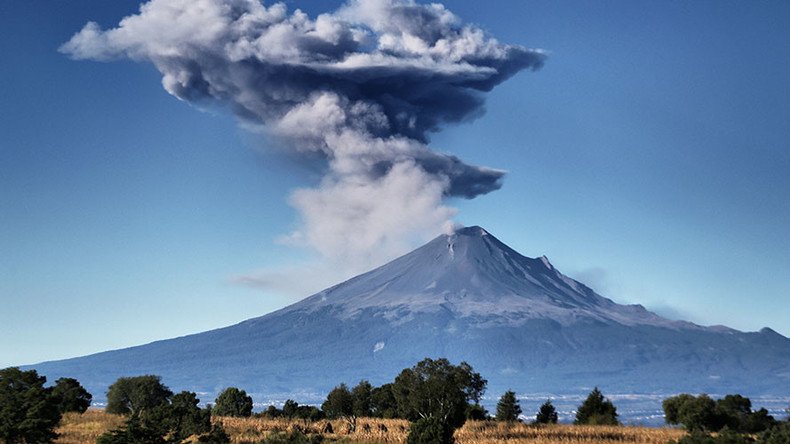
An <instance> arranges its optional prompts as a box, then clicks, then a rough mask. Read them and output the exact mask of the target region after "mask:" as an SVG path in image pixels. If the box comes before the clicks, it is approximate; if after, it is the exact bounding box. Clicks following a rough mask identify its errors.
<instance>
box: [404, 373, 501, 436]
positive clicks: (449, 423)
mask: <svg viewBox="0 0 790 444" xmlns="http://www.w3.org/2000/svg"><path fill="white" fill-rule="evenodd" d="M485 385H486V381H485V379H483V378H481V377H480V375H479V374H476V373H475V372H474V370H473V369H472V367H471V366H470V365H469V364H467V363H465V362H462V363H461V365H457V366H456V365H452V364H450V362H449V361H448V360H447V359H443V358H442V359H436V360H434V359H430V358H426V359H424V360H422V361H420V362H418V363H417V365H415V366H414V367H412V368H407V369H403V371H401V373H400V374H399V375H398V376H397V377H396V378H395V382H394V383H393V385H392V391H393V395H394V397H395V401H396V403H397V405H398V415H399V416H400V417H402V418H406V419H409V420H411V421H418V420H420V419H425V418H431V422H428V421H425V422H424V423H425V424H433V422H434V421H438V422H439V423H441V424H443V427H447V428H448V430H450V432H451V435H452V431H453V430H455V429H456V428H458V427H460V426H461V425H463V423H464V421H466V410H467V407H468V403H469V401H470V400H474V399H476V398H477V399H479V396H480V395H481V394H482V393H483V392H484V391H485Z"/></svg>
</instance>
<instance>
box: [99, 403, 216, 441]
mask: <svg viewBox="0 0 790 444" xmlns="http://www.w3.org/2000/svg"><path fill="white" fill-rule="evenodd" d="M199 403H200V400H199V399H198V398H197V395H196V394H195V393H193V392H186V391H184V392H181V393H178V394H176V395H174V396H172V398H171V400H170V401H165V402H164V403H161V404H158V405H156V406H153V407H148V408H145V409H142V410H136V413H133V414H132V415H130V416H129V418H128V419H127V420H126V421H125V423H124V425H123V426H122V427H120V428H117V429H115V430H111V431H109V432H107V433H105V434H103V435H101V436H100V437H99V438H98V439H97V440H96V442H97V444H170V443H182V442H184V441H185V440H186V439H187V438H190V437H192V436H197V437H198V442H202V443H213V444H222V443H228V442H230V439H229V438H228V436H227V434H226V433H225V432H224V430H222V427H221V425H216V426H212V424H211V409H210V408H206V409H201V408H200V407H198V404H199Z"/></svg>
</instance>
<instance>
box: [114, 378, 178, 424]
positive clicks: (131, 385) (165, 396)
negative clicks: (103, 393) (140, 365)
mask: <svg viewBox="0 0 790 444" xmlns="http://www.w3.org/2000/svg"><path fill="white" fill-rule="evenodd" d="M171 396H173V392H171V391H170V389H168V388H167V387H166V386H165V385H164V384H162V381H161V378H160V377H159V376H154V375H145V376H133V377H125V378H118V380H117V381H115V382H114V383H113V384H112V385H111V386H110V388H109V389H108V390H107V408H106V409H105V410H106V411H107V413H114V414H119V415H132V416H134V415H138V414H139V413H140V412H142V411H144V410H149V409H153V408H154V407H157V406H160V405H164V404H167V403H168V402H169V400H170V397H171Z"/></svg>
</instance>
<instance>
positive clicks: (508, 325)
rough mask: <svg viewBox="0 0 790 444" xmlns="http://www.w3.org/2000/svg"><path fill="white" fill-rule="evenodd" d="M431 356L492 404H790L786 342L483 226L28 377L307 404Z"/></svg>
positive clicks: (100, 389) (100, 388) (44, 366)
mask: <svg viewBox="0 0 790 444" xmlns="http://www.w3.org/2000/svg"><path fill="white" fill-rule="evenodd" d="M426 356H430V357H447V358H449V359H450V360H451V361H455V362H458V361H461V360H466V361H467V362H469V363H470V364H472V365H473V366H474V368H475V369H476V370H478V371H480V372H481V373H482V374H483V376H484V377H486V378H487V379H488V380H489V393H492V394H496V393H501V392H502V391H504V390H506V389H511V388H512V389H515V390H517V391H518V392H522V393H523V392H530V393H534V392H547V393H554V394H563V393H564V394H577V393H582V392H584V391H588V390H589V388H591V387H592V386H594V385H598V386H600V387H603V388H605V389H606V390H608V391H611V392H620V393H677V392H681V391H688V392H709V393H722V392H726V391H736V392H740V393H744V394H746V395H773V396H785V397H787V396H790V339H788V338H785V337H783V336H781V335H779V334H777V333H776V332H774V331H772V330H770V329H763V330H761V331H760V332H756V333H744V332H739V331H737V330H733V329H728V328H722V327H717V328H709V327H702V326H698V325H695V324H692V323H688V322H680V321H672V320H668V319H665V318H662V317H660V316H658V315H656V314H654V313H651V312H650V311H648V310H645V309H644V308H643V307H641V306H639V305H620V304H616V303H614V302H613V301H611V300H609V299H606V298H604V297H602V296H600V295H598V294H596V293H595V292H594V291H593V290H591V289H590V288H588V287H586V286H585V285H583V284H581V283H579V282H577V281H575V280H573V279H570V278H568V277H567V276H565V275H563V274H562V273H560V272H559V271H558V270H557V269H555V268H554V267H553V266H552V265H551V263H550V262H549V261H548V259H547V258H545V257H541V258H536V259H532V258H528V257H525V256H522V255H521V254H519V253H517V252H516V251H514V250H512V249H511V248H509V247H507V246H506V245H505V244H503V243H502V242H500V241H499V240H498V239H496V238H495V237H494V236H492V235H490V234H489V233H487V232H486V231H485V230H483V229H482V228H480V227H469V228H464V229H461V230H458V231H456V232H455V233H454V234H452V235H442V236H439V237H437V238H436V239H434V240H433V241H431V242H429V243H427V244H426V245H424V246H422V247H420V248H418V249H417V250H414V251H413V252H411V253H409V254H407V255H405V256H402V257H400V258H398V259H396V260H394V261H392V262H390V263H388V264H386V265H384V266H382V267H379V268H377V269H375V270H373V271H370V272H368V273H365V274H362V275H360V276H357V277H355V278H353V279H350V280H348V281H346V282H343V283H341V284H339V285H336V286H334V287H331V288H329V289H326V290H324V291H322V292H319V293H317V294H315V295H313V296H310V297H308V298H306V299H304V300H302V301H300V302H298V303H296V304H293V305H291V306H288V307H285V308H283V309H281V310H278V311H276V312H273V313H270V314H267V315H265V316H262V317H258V318H254V319H250V320H247V321H244V322H242V323H240V324H237V325H233V326H230V327H226V328H222V329H218V330H213V331H209V332H205V333H200V334H196V335H191V336H185V337H181V338H176V339H170V340H165V341H158V342H154V343H151V344H147V345H143V346H139V347H132V348H127V349H123V350H115V351H109V352H104V353H98V354H95V355H90V356H86V357H80V358H74V359H68V360H63V361H54V362H47V363H41V364H38V365H35V366H32V367H35V368H37V369H38V370H39V371H40V372H42V373H43V374H45V375H47V376H48V377H50V378H56V377H59V376H64V375H65V376H72V377H76V378H78V379H79V380H80V381H82V382H83V383H84V384H85V385H86V386H87V387H88V388H89V389H90V390H92V391H93V393H94V394H96V395H98V397H99V398H100V397H101V394H102V393H104V391H105V390H106V387H107V386H108V385H109V384H111V383H112V382H113V381H114V380H115V379H116V378H117V377H119V376H124V375H135V374H143V373H153V374H158V375H161V376H163V379H164V381H165V383H166V384H168V385H169V386H171V387H172V388H174V389H176V390H182V389H189V390H194V391H197V392H202V393H206V394H208V395H209V396H211V395H212V394H215V393H217V392H218V391H219V390H221V389H222V388H224V387H227V386H229V385H235V386H239V387H242V388H244V389H246V390H247V391H248V392H251V393H253V394H255V395H256V396H257V397H256V399H260V400H264V399H268V398H271V397H277V396H278V394H280V395H282V396H286V395H288V394H290V395H291V396H296V397H297V399H300V400H301V399H303V400H305V401H307V400H309V398H310V396H311V394H315V396H316V397H320V396H321V394H322V393H326V391H328V390H329V389H331V387H333V386H334V385H336V384H337V383H339V382H344V381H345V382H349V383H355V382H356V381H358V380H360V379H363V378H365V379H369V380H370V381H371V382H372V383H374V384H380V383H384V382H388V381H390V380H392V378H394V376H395V375H397V373H398V372H399V371H400V370H401V369H402V368H404V367H408V366H411V365H413V364H414V363H415V362H417V361H418V360H420V359H422V358H424V357H426ZM297 393H299V394H300V395H296V394H297ZM300 396H301V397H300ZM206 399H209V398H206ZM212 399H213V398H212Z"/></svg>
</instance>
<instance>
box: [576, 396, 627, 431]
mask: <svg viewBox="0 0 790 444" xmlns="http://www.w3.org/2000/svg"><path fill="white" fill-rule="evenodd" d="M573 423H574V424H588V425H619V424H620V422H619V421H618V420H617V408H615V406H614V404H612V402H611V401H609V400H608V399H606V398H604V397H603V394H602V393H601V391H600V390H598V387H595V389H593V391H592V392H590V394H589V395H588V396H587V399H585V400H584V402H583V403H582V405H580V406H579V408H578V410H577V411H576V420H575V421H574V422H573Z"/></svg>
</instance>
